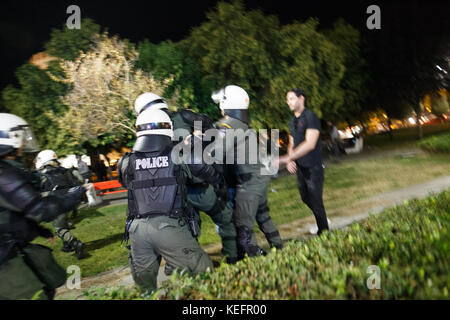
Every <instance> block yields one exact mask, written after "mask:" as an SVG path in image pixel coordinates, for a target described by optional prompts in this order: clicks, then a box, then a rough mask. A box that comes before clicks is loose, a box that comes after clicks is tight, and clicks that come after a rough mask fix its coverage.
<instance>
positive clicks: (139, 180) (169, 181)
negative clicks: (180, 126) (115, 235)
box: [125, 147, 184, 218]
mask: <svg viewBox="0 0 450 320" xmlns="http://www.w3.org/2000/svg"><path fill="white" fill-rule="evenodd" d="M171 150H172V149H171V147H167V148H166V149H165V150H163V151H162V152H161V151H158V152H151V153H147V152H145V153H144V152H132V153H131V154H130V156H129V161H128V166H127V168H126V172H125V176H126V181H127V188H128V210H129V215H130V217H134V218H143V217H148V216H158V215H168V216H173V217H179V216H181V214H182V213H183V204H184V199H183V197H184V190H183V186H184V181H183V173H182V171H181V167H180V166H179V165H176V164H174V163H173V162H172V159H171Z"/></svg>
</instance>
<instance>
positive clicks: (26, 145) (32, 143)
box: [21, 126, 39, 152]
mask: <svg viewBox="0 0 450 320" xmlns="http://www.w3.org/2000/svg"><path fill="white" fill-rule="evenodd" d="M21 129H22V130H23V138H22V139H23V142H22V147H23V149H22V150H23V152H38V151H39V144H38V142H37V140H36V138H35V136H34V134H33V132H32V131H31V128H30V127H28V126H23V127H22V128H21Z"/></svg>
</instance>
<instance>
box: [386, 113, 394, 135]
mask: <svg viewBox="0 0 450 320" xmlns="http://www.w3.org/2000/svg"><path fill="white" fill-rule="evenodd" d="M387 119H388V120H387V122H388V134H389V140H391V141H392V140H394V135H393V134H392V128H391V124H392V121H391V117H389V116H388V118H387Z"/></svg>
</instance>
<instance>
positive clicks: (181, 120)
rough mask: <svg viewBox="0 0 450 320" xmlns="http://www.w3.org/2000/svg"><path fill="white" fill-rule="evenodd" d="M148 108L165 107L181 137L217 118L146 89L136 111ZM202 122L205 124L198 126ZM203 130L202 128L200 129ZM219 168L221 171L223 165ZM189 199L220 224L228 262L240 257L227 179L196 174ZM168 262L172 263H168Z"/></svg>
mask: <svg viewBox="0 0 450 320" xmlns="http://www.w3.org/2000/svg"><path fill="white" fill-rule="evenodd" d="M148 109H161V110H163V111H164V112H166V113H167V114H168V115H169V117H170V118H171V120H172V122H173V126H174V130H177V129H184V134H183V131H181V137H182V138H186V136H187V135H188V134H190V133H193V132H194V131H197V130H198V131H200V129H201V131H203V132H204V131H205V130H207V129H210V128H212V127H213V126H212V125H213V121H212V120H211V119H210V118H209V117H208V116H206V115H204V114H197V113H194V112H192V111H190V110H187V109H185V110H181V111H179V112H171V111H169V109H168V106H167V103H166V102H165V100H164V99H163V98H161V97H160V96H158V95H156V94H154V93H151V92H145V93H143V94H141V95H140V96H139V97H138V98H137V99H136V101H135V111H136V114H140V113H141V112H142V111H144V110H148ZM196 121H197V123H198V122H200V123H201V124H202V128H197V127H196V126H195V124H196ZM199 133H200V134H201V132H199ZM215 169H216V170H218V171H221V170H222V168H220V166H215ZM187 184H188V188H187V200H188V202H189V203H190V204H191V205H192V206H193V207H194V209H196V211H197V212H198V211H199V210H200V211H203V212H205V213H206V214H207V215H209V216H210V217H211V219H212V220H213V222H214V223H215V224H216V225H217V226H218V233H219V236H220V237H221V239H222V253H223V255H224V256H226V261H227V262H228V263H235V262H236V261H237V255H238V254H237V244H236V227H235V225H234V222H233V209H232V207H231V203H230V202H229V201H227V200H228V199H227V188H226V183H225V181H224V180H221V181H220V183H218V184H215V185H214V186H211V185H209V184H208V183H206V182H205V181H204V180H202V179H201V178H199V177H193V178H192V179H188V181H187ZM196 217H197V218H198V224H199V225H200V221H199V220H200V218H199V217H200V216H199V215H198V214H197V215H196ZM166 266H169V265H168V264H167V265H166ZM166 274H170V270H169V269H168V268H166Z"/></svg>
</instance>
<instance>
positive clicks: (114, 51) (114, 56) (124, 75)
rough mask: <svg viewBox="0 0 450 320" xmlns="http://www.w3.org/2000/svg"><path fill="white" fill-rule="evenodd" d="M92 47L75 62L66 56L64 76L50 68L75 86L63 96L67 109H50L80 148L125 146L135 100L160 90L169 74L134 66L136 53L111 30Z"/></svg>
mask: <svg viewBox="0 0 450 320" xmlns="http://www.w3.org/2000/svg"><path fill="white" fill-rule="evenodd" d="M93 41H94V46H93V47H92V48H91V49H90V50H89V51H87V52H85V53H81V54H80V55H79V56H78V57H77V58H76V59H75V61H70V60H62V61H61V62H60V67H61V69H62V70H63V72H64V77H58V76H55V75H53V74H51V73H48V74H49V76H50V77H51V78H52V79H53V80H55V81H57V82H62V83H66V84H69V85H70V87H71V89H70V91H68V92H67V94H66V95H65V96H63V97H62V98H61V101H62V103H63V104H65V105H67V106H68V108H67V111H66V112H64V113H63V114H62V115H60V116H56V115H55V114H53V113H48V116H49V117H51V118H52V119H53V120H54V121H55V122H56V123H57V124H58V127H59V129H60V130H61V132H63V133H64V136H65V138H66V140H68V141H70V142H71V143H73V144H74V145H77V146H79V147H83V146H84V147H86V146H88V147H89V146H90V147H95V148H98V147H100V146H112V145H114V146H115V147H118V146H124V145H126V144H127V143H128V142H130V141H131V140H134V121H135V116H134V100H135V99H136V97H137V96H138V95H139V94H141V93H142V92H144V91H152V92H155V93H161V92H162V91H163V90H164V88H165V87H166V86H167V84H168V83H169V82H170V79H168V80H164V81H161V82H158V81H156V80H155V79H154V78H153V77H152V76H151V75H149V74H146V73H144V72H143V71H142V70H140V69H136V68H134V65H135V63H136V61H137V58H138V54H137V51H136V50H135V48H134V46H133V45H132V44H131V43H129V42H128V41H122V40H119V38H118V37H117V36H113V37H109V36H108V34H107V33H103V34H102V35H96V36H95V37H94V40H93Z"/></svg>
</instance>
